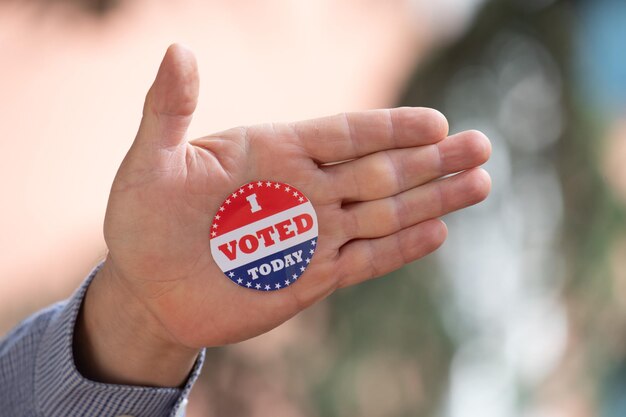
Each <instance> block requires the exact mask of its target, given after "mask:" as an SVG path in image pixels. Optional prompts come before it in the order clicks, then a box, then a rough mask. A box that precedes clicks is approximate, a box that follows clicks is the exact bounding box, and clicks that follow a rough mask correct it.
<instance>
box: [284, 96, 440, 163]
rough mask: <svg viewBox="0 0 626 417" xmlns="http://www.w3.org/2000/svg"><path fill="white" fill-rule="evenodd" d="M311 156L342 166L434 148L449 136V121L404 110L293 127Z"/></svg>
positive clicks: (434, 112) (417, 109)
mask: <svg viewBox="0 0 626 417" xmlns="http://www.w3.org/2000/svg"><path fill="white" fill-rule="evenodd" d="M291 127H292V128H293V130H294V132H295V133H296V135H297V136H298V138H299V139H300V142H301V145H302V146H303V147H304V149H305V150H306V151H307V152H308V154H309V156H311V158H313V159H314V160H316V161H318V162H320V163H329V162H339V161H345V160H348V159H353V158H358V157H361V156H364V155H368V154H371V153H374V152H378V151H382V150H387V149H395V148H407V147H413V146H420V145H430V144H433V143H436V142H439V141H440V140H442V139H443V138H445V137H446V135H447V134H448V122H447V120H446V118H445V117H444V116H443V114H441V113H440V112H438V111H437V110H434V109H429V108H424V107H400V108H395V109H383V110H369V111H364V112H355V113H341V114H337V115H335V116H329V117H323V118H320V119H312V120H305V121H302V122H296V123H293V124H292V125H291Z"/></svg>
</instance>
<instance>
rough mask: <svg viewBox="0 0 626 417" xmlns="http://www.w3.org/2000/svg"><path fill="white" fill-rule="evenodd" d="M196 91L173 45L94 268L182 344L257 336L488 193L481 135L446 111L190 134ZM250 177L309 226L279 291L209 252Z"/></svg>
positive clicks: (182, 54)
mask: <svg viewBox="0 0 626 417" xmlns="http://www.w3.org/2000/svg"><path fill="white" fill-rule="evenodd" d="M197 94H198V74H197V69H196V63H195V59H194V58H193V55H192V54H191V53H190V52H189V51H187V50H185V49H183V48H181V47H178V46H174V47H171V48H170V49H169V50H168V53H167V54H166V56H165V58H164V60H163V63H162V64H161V68H160V69H159V73H158V75H157V78H156V80H155V82H154V85H153V86H152V88H151V89H150V92H149V93H148V96H147V98H146V105H145V108H144V118H143V120H142V124H141V127H140V129H139V133H138V134H137V138H136V140H135V142H134V143H133V146H132V147H131V149H130V151H129V153H128V155H127V156H126V158H125V160H124V162H123V164H122V166H121V167H120V170H119V172H118V174H117V176H116V179H115V181H114V184H113V187H112V190H111V196H110V199H109V206H108V209H107V215H106V221H105V238H106V242H107V245H108V248H109V251H110V253H109V256H108V258H107V261H106V267H107V268H109V270H110V271H112V272H113V274H112V275H114V276H115V277H116V281H117V283H119V284H121V285H123V287H124V288H125V289H127V290H128V291H129V292H130V293H132V294H133V295H134V296H135V297H136V298H137V299H138V300H141V302H142V303H143V304H144V305H145V306H146V307H147V308H148V310H149V311H151V312H152V314H154V316H155V317H156V318H157V319H158V321H159V322H160V323H161V324H162V325H163V327H164V328H165V329H166V331H167V334H169V335H170V336H171V337H172V338H173V340H174V341H176V342H177V343H180V344H182V345H184V346H188V347H194V348H195V347H200V346H215V345H221V344H225V343H230V342H237V341H241V340H244V339H247V338H250V337H253V336H256V335H258V334H261V333H263V332H265V331H268V330H270V329H271V328H273V327H276V326H277V325H279V324H280V323H282V322H284V321H285V320H287V319H289V318H290V317H292V316H293V315H294V314H296V313H298V312H299V311H301V310H302V309H304V308H306V307H307V306H309V305H311V304H312V303H314V302H316V301H318V300H320V299H322V298H324V297H326V296H327V295H329V294H330V293H332V292H333V291H334V290H336V289H337V288H340V287H345V286H348V285H353V284H356V283H359V282H362V281H364V280H367V279H370V278H373V277H377V276H380V275H383V274H385V273H387V272H390V271H392V270H394V269H397V268H399V267H401V266H402V265H404V264H406V263H408V262H411V261H413V260H415V259H418V258H420V257H423V256H424V255H426V254H428V253H430V252H432V251H433V250H435V249H436V248H438V247H439V246H440V245H441V244H442V243H443V241H444V240H445V237H446V233H447V230H446V227H445V225H444V224H443V223H442V222H441V221H440V220H438V217H439V216H442V215H444V214H446V213H448V212H450V211H453V210H457V209H460V208H463V207H466V206H469V205H472V204H475V203H477V202H479V201H481V200H483V199H484V198H485V197H486V196H487V194H488V192H489V187H490V181H489V176H488V175H487V174H486V172H485V171H483V170H482V169H480V168H476V167H477V166H478V165H480V164H482V163H484V162H485V161H486V160H487V158H488V157H489V153H490V145H489V142H488V140H487V139H486V138H485V137H484V135H482V134H480V133H478V132H473V131H470V132H464V133H460V134H458V135H455V136H450V137H446V136H447V123H446V121H445V118H444V117H443V116H442V115H441V114H440V113H438V112H436V111H434V110H430V109H422V108H400V109H393V110H377V111H369V112H362V113H351V114H342V115H337V116H332V117H328V118H322V119H317V120H310V121H304V122H298V123H290V124H265V125H258V126H251V127H246V128H235V129H231V130H228V131H225V132H222V133H217V134H214V135H210V136H206V137H203V138H200V139H196V140H192V141H189V142H188V141H187V140H186V139H185V133H186V130H187V127H188V125H189V123H190V121H191V115H192V114H193V112H194V110H195V106H196V101H197ZM460 171H464V172H462V173H460V174H458V175H455V176H451V177H446V178H443V179H442V177H444V176H447V175H448V174H452V173H456V172H460ZM257 180H270V181H277V182H283V183H287V184H291V185H293V186H295V187H297V188H298V189H299V190H300V191H302V192H303V193H304V194H305V195H306V196H307V197H308V198H309V199H310V201H311V203H312V205H313V206H314V208H315V210H316V213H317V217H318V222H319V239H318V245H317V250H316V252H315V256H314V257H313V259H312V261H311V263H310V265H309V268H308V269H307V270H306V272H305V273H304V274H303V276H302V278H301V279H298V281H297V282H295V283H294V284H292V285H290V286H289V287H288V288H284V289H281V290H279V291H270V292H259V291H255V290H249V289H246V288H242V287H240V286H238V285H234V284H233V283H232V282H230V281H229V280H228V279H227V278H226V277H224V275H223V273H222V271H221V270H220V269H219V267H218V266H217V265H216V264H215V262H214V260H213V257H212V255H211V250H210V242H209V230H210V228H211V222H212V219H213V216H215V214H216V212H217V210H218V209H219V207H220V206H221V204H222V202H223V201H224V200H225V199H226V198H227V196H228V195H229V194H231V193H232V192H233V191H235V190H237V189H238V188H239V187H240V186H241V185H243V184H246V183H248V182H250V181H257Z"/></svg>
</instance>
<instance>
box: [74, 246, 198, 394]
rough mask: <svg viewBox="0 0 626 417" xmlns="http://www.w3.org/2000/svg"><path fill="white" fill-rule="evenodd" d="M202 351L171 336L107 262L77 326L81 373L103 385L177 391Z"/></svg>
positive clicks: (92, 286)
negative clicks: (173, 388) (178, 341)
mask: <svg viewBox="0 0 626 417" xmlns="http://www.w3.org/2000/svg"><path fill="white" fill-rule="evenodd" d="M198 353H199V349H194V348H189V347H186V346H183V345H181V344H179V343H177V342H176V341H175V340H173V339H172V338H171V337H170V335H169V334H168V332H167V330H166V329H165V328H164V327H163V325H162V324H161V323H160V322H159V320H158V319H157V318H156V317H155V316H154V314H153V313H152V312H151V311H150V310H149V309H148V308H147V307H146V305H145V303H144V302H143V301H142V300H140V299H139V298H138V297H136V296H135V295H134V294H132V293H131V292H130V291H129V290H128V289H127V288H126V287H125V286H124V285H122V281H121V279H120V277H119V276H117V274H116V273H115V268H114V267H113V264H112V260H111V259H110V258H109V259H107V261H106V262H105V263H104V265H103V266H102V268H101V269H100V270H99V271H98V273H97V275H96V276H95V277H94V279H93V281H92V282H91V284H90V286H89V288H88V289H87V293H86V295H85V299H84V300H83V305H82V307H81V310H80V312H79V315H78V319H77V322H76V329H75V334H74V357H75V361H76V366H77V368H78V370H79V371H80V372H81V373H82V374H83V375H84V376H85V377H87V378H89V379H92V380H95V381H99V382H105V383H114V384H125V385H142V386H156V387H177V386H181V385H182V384H184V382H185V381H186V379H187V377H188V375H189V372H190V371H191V369H192V368H193V365H194V363H195V360H196V358H197V355H198Z"/></svg>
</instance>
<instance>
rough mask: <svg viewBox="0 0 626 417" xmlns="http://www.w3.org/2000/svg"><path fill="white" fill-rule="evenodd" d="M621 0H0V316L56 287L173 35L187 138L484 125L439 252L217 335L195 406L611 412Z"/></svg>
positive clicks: (455, 416) (238, 410)
mask: <svg viewBox="0 0 626 417" xmlns="http://www.w3.org/2000/svg"><path fill="white" fill-rule="evenodd" d="M625 40H626V2H624V1H623V0H586V1H585V0H579V1H573V0H572V1H564V0H494V1H483V0H439V1H437V2H433V1H428V0H388V1H383V0H318V1H315V2H312V1H305V0H300V1H295V0H292V1H288V0H267V1H263V2H256V1H251V0H232V1H228V2H220V1H206V0H204V1H200V0H181V1H177V2H168V1H148V0H135V1H130V0H56V1H51V0H48V1H44V0H42V1H35V0H19V1H10V0H0V75H1V76H0V129H1V131H2V137H1V138H0V155H1V158H2V162H1V163H0V195H2V199H1V211H0V213H1V214H2V216H0V231H1V232H0V249H1V250H0V334H5V333H6V332H7V331H8V330H9V329H10V328H11V327H12V326H14V325H15V324H17V323H18V322H19V321H20V320H21V319H23V318H24V317H26V316H27V315H29V314H30V313H32V312H33V311H36V310H37V309H39V308H41V307H43V306H45V305H47V304H49V303H52V302H53V301H55V300H58V299H61V298H65V297H67V296H68V295H69V294H70V293H71V292H72V290H73V289H74V288H75V287H76V286H78V285H79V283H80V281H81V280H82V279H83V278H84V276H85V275H86V274H87V273H88V272H89V270H90V268H91V267H93V266H94V265H95V264H96V263H97V262H98V260H99V259H101V258H102V257H103V255H104V253H105V246H104V242H103V239H102V235H101V227H102V226H101V225H102V221H103V216H104V210H105V206H106V200H107V196H108V189H109V187H110V184H111V182H112V179H113V176H114V174H115V171H116V169H117V166H118V164H119V163H120V161H121V159H122V157H123V155H124V154H125V152H126V150H127V148H128V146H129V145H130V143H131V141H132V139H133V137H134V134H135V131H136V128H137V126H138V122H139V118H140V115H141V108H142V103H143V98H144V95H145V92H146V91H147V89H148V87H149V85H150V84H151V82H152V79H153V77H154V75H155V73H156V69H157V67H158V64H159V62H160V59H161V57H162V55H163V53H164V52H165V49H166V47H167V46H168V45H169V44H170V43H172V42H183V43H186V44H188V45H189V46H190V47H191V48H192V49H194V50H195V52H196V54H197V56H198V61H199V64H200V72H201V96H200V104H199V107H198V110H197V112H196V115H195V119H194V123H193V124H192V129H191V132H190V136H191V137H195V136H201V135H203V134H207V133H210V132H214V131H218V130H222V129H226V128H229V127H232V126H236V125H242V124H250V123H257V122H263V121H290V120H297V119H302V118H310V117H317V116H322V115H327V114H332V113H336V112H339V111H344V110H360V109H368V108H377V107H389V106H395V105H411V106H430V107H435V108H437V109H439V110H441V111H442V112H444V113H445V114H446V115H447V117H448V119H449V121H450V125H451V131H452V132H458V131H460V130H464V129H470V128H476V129H480V130H482V131H484V132H485V133H486V134H487V135H488V136H489V137H490V138H491V140H492V142H493V157H492V159H491V161H490V162H489V163H488V164H487V167H486V168H487V169H488V170H489V172H490V173H491V175H492V179H493V192H492V195H491V197H490V198H489V199H488V200H487V201H486V202H485V203H482V204H481V205H479V206H477V207H473V208H471V209H469V210H465V211H464V212H462V213H458V214H455V215H452V216H448V217H447V218H446V221H447V223H448V226H449V229H450V233H449V238H448V241H447V242H446V244H445V245H444V246H443V247H442V248H441V249H440V250H439V251H438V252H437V253H436V254H435V255H431V256H429V257H427V258H425V259H423V260H421V261H419V262H416V263H414V264H412V265H410V266H408V267H406V268H404V269H403V270H401V271H398V272H396V273H394V274H391V275H390V276H388V277H384V278H381V279H379V280H375V281H372V282H369V283H366V284H363V285H361V286H358V287H356V288H350V289H345V290H341V291H339V292H338V293H336V294H335V295H333V296H331V297H330V298H329V299H328V300H327V301H324V302H322V303H320V304H318V305H315V306H314V307H312V308H310V309H309V310H307V311H306V312H304V313H303V314H301V315H300V316H298V317H296V318H294V319H293V320H291V321H289V322H287V323H286V324H285V325H283V326H281V327H279V328H278V329H275V330H274V331H272V332H270V333H268V334H266V335H264V336H262V337H258V338H256V339H253V340H250V341H247V342H245V343H241V344H238V345H234V346H228V347H224V348H219V349H211V350H210V351H209V352H208V357H207V363H206V365H205V368H204V373H203V376H202V378H201V380H200V381H199V382H198V383H197V385H196V386H195V388H194V390H193V392H192V398H191V400H190V405H189V410H188V415H189V416H190V417H200V416H245V417H247V416H250V417H256V416H265V415H268V414H271V415H273V416H277V417H282V416H290V417H291V416H295V417H299V416H306V417H316V416H324V417H335V416H336V417H343V416H361V417H376V416H398V417H403V416H407V417H408V416H441V417H465V416H481V417H491V416H493V417H509V416H510V417H517V416H519V417H561V416H563V417H565V416H567V417H589V416H601V417H623V416H626V360H625V358H626V229H625V228H624V225H625V223H626V49H625V48H624V46H623V45H624V41H625Z"/></svg>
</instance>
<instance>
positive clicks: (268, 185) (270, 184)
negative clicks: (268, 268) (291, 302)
mask: <svg viewBox="0 0 626 417" xmlns="http://www.w3.org/2000/svg"><path fill="white" fill-rule="evenodd" d="M265 186H266V187H271V186H272V183H271V182H269V181H268V182H266V183H265ZM268 287H269V285H268Z"/></svg>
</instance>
